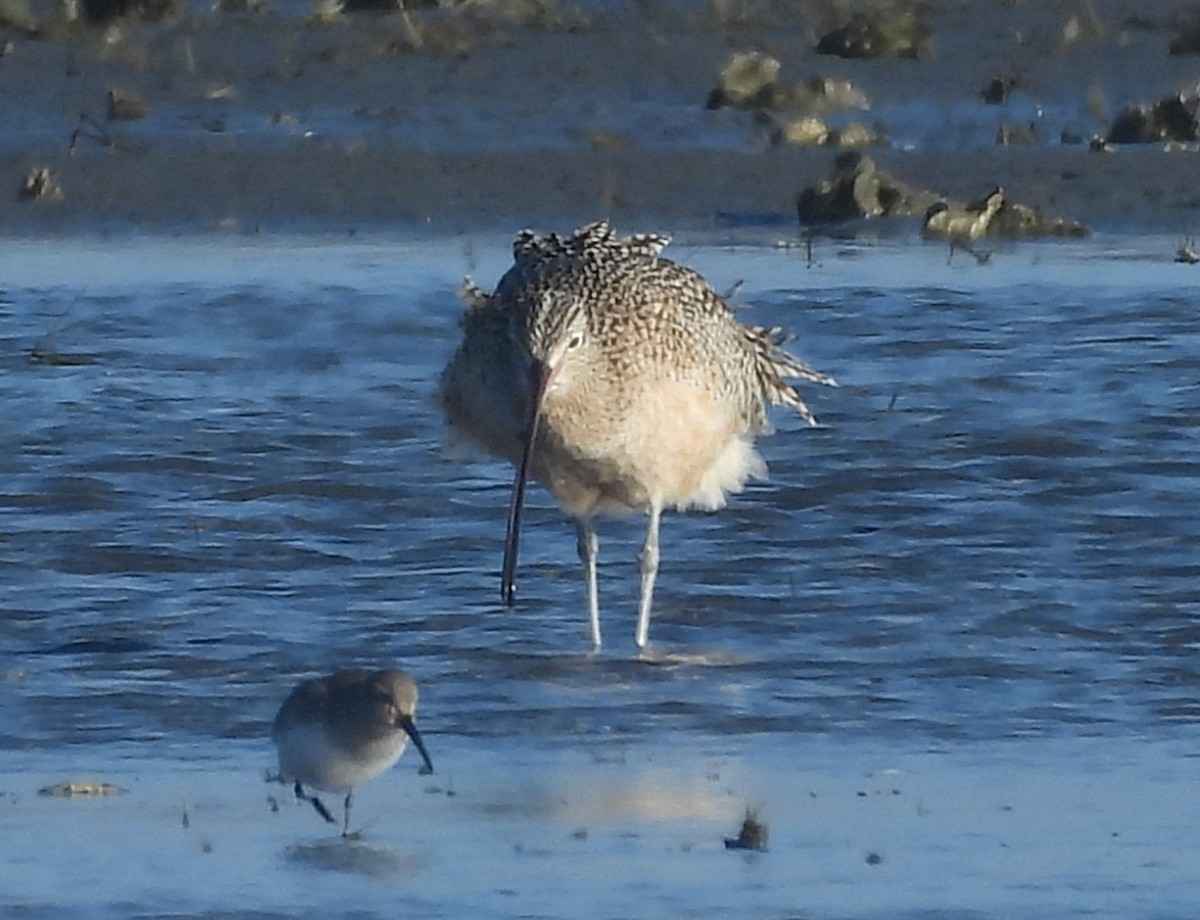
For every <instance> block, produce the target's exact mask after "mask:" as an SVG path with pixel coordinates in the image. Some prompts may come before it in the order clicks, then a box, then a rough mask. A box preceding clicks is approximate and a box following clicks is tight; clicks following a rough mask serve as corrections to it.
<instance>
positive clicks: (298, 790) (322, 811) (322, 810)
mask: <svg viewBox="0 0 1200 920" xmlns="http://www.w3.org/2000/svg"><path fill="white" fill-rule="evenodd" d="M292 791H293V792H294V793H295V794H296V798H297V799H298V800H299V801H301V802H308V803H309V804H310V805H312V807H313V808H315V809H316V811H317V814H319V815H320V816H321V817H322V818H324V819H325V820H326V821H328V822H329V823H330V824H336V823H337V821H336V820H335V819H334V817H333V815H331V814H330V813H329V809H328V808H326V807H325V803H324V802H322V801H321V800H320V799H318V798H317V797H316V796H315V795H309V794H308V793H306V792H305V791H304V787H303V786H301V785H300V784H299V783H296V785H295V786H294V787H293V788H292Z"/></svg>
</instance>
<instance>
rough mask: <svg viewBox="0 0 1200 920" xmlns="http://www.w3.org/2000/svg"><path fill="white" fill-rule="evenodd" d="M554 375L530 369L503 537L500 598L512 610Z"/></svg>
mask: <svg viewBox="0 0 1200 920" xmlns="http://www.w3.org/2000/svg"><path fill="white" fill-rule="evenodd" d="M551 377H552V374H551V373H550V372H549V371H548V370H547V369H546V367H545V366H544V365H543V364H542V363H541V362H539V361H534V362H533V365H532V366H531V367H530V368H529V417H528V419H527V420H526V424H525V435H524V442H525V443H524V444H522V445H521V463H520V465H519V466H518V467H517V475H516V478H515V479H514V480H513V488H512V497H511V498H510V499H509V503H508V532H507V533H506V534H505V536H504V566H503V568H502V569H501V570H500V599H501V600H502V601H504V605H505V606H506V607H511V606H512V605H513V603H514V602H515V601H516V598H517V553H518V551H519V549H520V543H521V512H522V510H523V509H524V507H525V486H526V484H527V483H528V482H529V462H530V460H532V459H533V445H534V443H535V442H536V441H537V429H538V421H539V420H540V419H541V416H542V399H543V398H544V397H545V395H546V390H548V389H549V384H550V378H551Z"/></svg>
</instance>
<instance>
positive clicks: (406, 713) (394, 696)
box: [370, 671, 433, 774]
mask: <svg viewBox="0 0 1200 920" xmlns="http://www.w3.org/2000/svg"><path fill="white" fill-rule="evenodd" d="M370 701H371V706H372V707H373V708H375V709H376V712H377V713H378V714H379V716H380V717H381V718H382V721H384V722H387V723H388V724H390V725H394V726H395V727H396V728H399V729H401V730H403V731H404V733H405V734H406V735H408V737H410V738H411V739H412V742H413V744H415V745H416V746H417V750H418V751H419V752H420V754H421V758H422V759H423V760H424V761H425V764H424V766H423V767H422V768H421V773H422V774H428V773H432V772H433V761H432V760H430V759H429V752H428V751H427V750H425V742H424V741H423V740H422V738H421V733H420V732H419V731H417V724H416V722H415V721H414V720H415V718H416V715H417V684H416V682H415V681H414V680H413V679H412V678H411V677H409V676H408V675H407V674H405V673H404V672H403V671H380V672H379V673H378V674H377V675H375V679H374V680H373V681H372V682H371V688H370Z"/></svg>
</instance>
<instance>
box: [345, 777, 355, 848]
mask: <svg viewBox="0 0 1200 920" xmlns="http://www.w3.org/2000/svg"><path fill="white" fill-rule="evenodd" d="M353 802H354V790H353V789H351V790H350V791H349V792H347V793H346V801H345V802H343V803H342V808H343V809H345V810H344V811H343V812H342V836H343V837H349V836H350V806H351V805H352V804H353Z"/></svg>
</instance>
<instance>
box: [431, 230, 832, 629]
mask: <svg viewBox="0 0 1200 920" xmlns="http://www.w3.org/2000/svg"><path fill="white" fill-rule="evenodd" d="M667 242H668V240H667V238H666V237H664V236H658V235H652V234H645V235H639V236H633V237H627V238H621V237H618V236H617V235H616V234H615V233H614V232H613V230H612V229H611V228H610V227H609V225H608V224H607V223H605V222H599V223H594V224H589V225H588V226H585V227H582V228H580V229H579V230H577V231H576V232H575V233H574V234H572V235H571V236H568V237H560V236H558V235H556V234H550V235H548V236H545V237H540V236H536V235H534V234H533V233H530V232H529V231H525V232H522V233H521V234H519V235H518V236H517V238H516V241H515V243H514V244H513V257H514V264H513V266H512V268H510V269H509V270H508V272H507V273H506V274H505V275H504V277H503V278H501V279H500V283H499V284H498V285H497V287H496V291H495V293H493V294H487V293H485V292H483V291H481V290H480V289H479V288H477V287H475V286H473V285H471V284H470V283H468V284H467V285H466V286H465V288H464V292H463V293H464V299H465V300H466V302H467V306H468V309H467V311H466V313H465V315H464V316H463V320H462V326H463V340H462V344H461V345H460V346H459V348H458V351H457V352H456V353H455V355H454V357H453V358H452V359H451V361H450V363H449V364H448V365H447V367H446V369H445V371H444V372H443V374H442V381H441V399H442V405H443V407H444V409H445V412H446V417H447V419H448V421H449V423H450V425H451V428H452V429H453V430H454V431H456V432H458V433H461V434H463V435H465V436H466V437H467V438H468V439H470V440H472V441H474V442H475V443H477V444H479V445H480V446H482V447H483V448H484V449H485V450H487V451H488V452H489V453H491V454H494V455H496V456H498V457H502V458H504V459H506V460H508V461H510V462H511V463H513V464H514V465H516V466H517V468H518V472H517V479H516V482H515V484H514V490H513V500H512V505H511V508H510V517H509V538H508V541H507V543H506V554H505V571H504V576H503V583H502V593H503V594H504V598H505V600H506V602H509V603H511V601H512V597H513V585H512V574H513V568H514V566H515V559H516V543H517V537H518V531H519V524H520V512H521V502H522V494H523V490H524V484H525V479H526V476H527V475H532V476H533V477H534V478H535V479H537V480H538V481H540V482H541V483H543V484H544V485H545V486H546V487H547V488H548V489H549V490H550V492H551V493H552V494H553V495H554V497H555V498H556V499H557V500H558V502H559V504H560V505H562V506H563V508H564V509H565V510H566V511H567V513H568V514H570V515H571V516H572V517H573V518H574V519H575V521H576V527H577V533H578V537H579V552H580V557H581V558H582V560H583V562H584V565H585V567H586V570H587V582H588V610H589V615H590V621H591V630H592V640H593V642H594V643H595V644H596V645H597V646H599V644H600V624H599V604H598V600H597V591H596V549H597V540H596V532H595V529H594V526H593V518H594V517H595V516H596V515H599V514H622V513H632V512H641V513H645V514H647V515H648V516H649V522H648V525H647V532H646V541H645V544H644V545H643V547H642V552H641V557H640V558H641V569H642V589H641V599H640V604H639V615H638V627H637V631H636V633H635V638H636V641H637V644H638V645H639V646H644V645H645V643H646V637H647V633H648V629H649V620H650V605H651V600H652V597H653V590H654V580H655V576H656V574H657V570H658V527H659V516H660V515H661V513H662V510H663V509H664V508H677V509H679V510H685V509H688V508H706V509H714V508H719V507H721V506H723V505H724V504H725V497H726V495H727V494H728V493H730V492H737V491H739V490H740V489H741V488H742V486H743V485H744V484H745V482H746V480H747V479H748V478H750V477H752V476H761V475H763V474H764V473H765V472H766V467H765V465H764V464H763V462H762V459H761V458H760V457H759V456H758V453H757V452H756V451H755V450H754V447H753V440H754V436H755V435H757V434H761V433H764V432H766V431H767V430H769V426H768V422H767V414H766V410H767V406H768V405H769V404H772V403H776V404H782V405H788V406H792V407H793V408H795V409H796V410H797V411H798V412H799V413H800V414H801V415H802V416H803V417H804V418H805V419H807V420H808V421H809V422H810V423H811V422H812V421H813V417H812V414H811V413H810V412H809V410H808V407H807V406H806V405H805V404H804V401H803V400H802V399H801V398H800V394H799V393H797V392H796V390H795V388H794V387H792V386H791V385H790V384H789V383H787V382H786V381H787V379H788V378H799V379H804V380H810V381H814V382H817V383H825V384H832V383H833V380H832V379H831V378H830V377H827V376H826V375H824V374H821V373H819V372H817V371H814V370H812V369H811V368H809V367H807V366H806V365H805V364H804V363H802V362H801V361H799V360H798V359H797V358H795V357H793V356H792V355H790V354H788V353H787V352H785V351H784V350H783V348H782V343H783V335H782V333H781V331H780V330H779V329H767V328H764V327H760V326H745V325H742V324H741V323H739V322H738V321H737V319H736V318H735V317H734V315H733V312H732V310H730V308H729V307H728V305H726V303H725V302H724V301H723V300H722V299H721V297H720V296H719V295H718V294H717V293H716V292H715V291H714V290H713V289H712V287H711V286H710V285H709V284H708V283H707V282H706V281H705V280H704V279H703V278H702V277H701V276H700V275H698V274H697V273H696V272H694V271H692V270H691V269H689V268H685V267H684V266H682V265H679V264H677V263H675V262H672V261H670V260H669V259H665V258H662V257H661V255H660V253H661V252H662V250H663V248H664V247H665V246H666V245H667ZM530 435H532V437H531V436H530Z"/></svg>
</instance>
